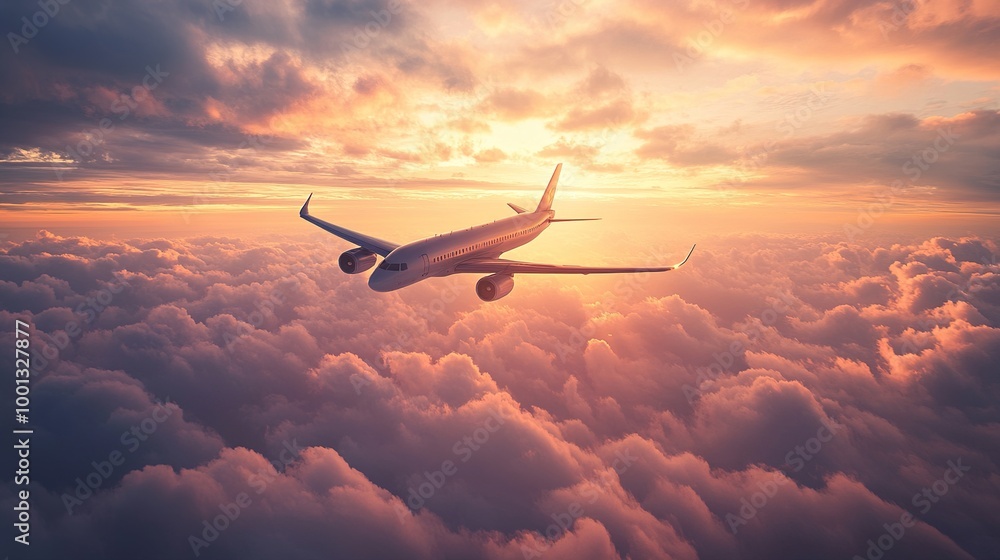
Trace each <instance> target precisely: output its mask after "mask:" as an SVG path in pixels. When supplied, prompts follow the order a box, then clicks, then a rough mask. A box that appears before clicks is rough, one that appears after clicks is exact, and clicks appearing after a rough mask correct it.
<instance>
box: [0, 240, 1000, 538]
mask: <svg viewBox="0 0 1000 560" xmlns="http://www.w3.org/2000/svg"><path fill="white" fill-rule="evenodd" d="M998 254H1000V251H998V249H997V247H996V245H995V244H994V243H993V242H992V241H989V240H986V239H982V238H978V237H965V238H960V239H948V238H932V239H928V240H924V241H915V242H910V243H897V244H894V245H890V246H878V245H875V244H862V243H846V242H835V241H826V240H823V239H816V238H804V237H795V236H784V237H760V236H749V235H748V236H733V237H729V238H724V239H721V240H720V241H718V243H717V244H716V246H714V247H709V248H706V249H704V250H701V252H700V253H699V255H700V257H699V259H698V261H697V264H696V265H694V266H687V267H685V268H684V269H682V270H680V271H677V272H674V273H671V274H672V276H669V277H664V276H654V277H649V278H646V277H642V278H637V279H635V281H636V282H639V283H638V284H629V283H626V284H621V283H615V282H608V283H602V282H600V281H597V282H595V283H581V284H579V285H578V286H576V287H574V288H569V287H568V286H566V287H560V286H559V285H552V284H547V283H544V282H541V281H538V282H533V281H531V280H539V279H530V280H529V279H525V281H523V282H519V284H518V286H517V288H516V289H515V290H514V292H513V293H512V294H511V295H510V296H508V297H507V298H506V299H504V300H501V301H499V302H495V303H491V304H483V303H481V302H479V300H478V299H476V297H475V295H474V292H473V290H472V279H459V278H447V279H437V280H431V281H428V282H425V283H421V284H419V285H417V286H414V287H411V288H408V289H406V290H403V291H400V292H395V293H389V294H380V293H375V292H371V291H369V290H368V289H367V286H365V284H364V282H363V279H362V278H358V277H352V276H347V275H344V274H342V273H340V271H339V269H338V267H337V265H336V256H337V251H336V250H334V249H332V248H331V247H330V246H329V245H317V244H316V243H315V242H313V241H307V240H301V239H285V240H279V241H246V240H236V239H230V238H195V239H190V240H174V241H166V240H155V241H148V240H128V241H107V242H104V241H97V240H91V239H86V238H65V237H59V236H55V235H52V234H40V235H39V236H38V237H36V238H35V239H32V240H28V241H24V242H19V243H9V242H8V243H7V244H6V245H5V246H4V250H3V253H2V254H0V266H2V267H3V269H4V270H5V279H4V280H3V282H2V283H0V299H3V301H4V306H3V311H2V312H0V318H2V319H3V323H4V324H5V325H13V323H14V317H18V318H21V319H22V320H30V321H31V322H32V323H33V324H34V325H35V328H36V331H35V334H34V335H33V336H34V338H33V339H32V340H33V345H34V349H35V351H36V358H37V359H36V360H35V362H34V367H35V372H34V376H33V380H32V383H33V385H32V391H33V393H32V394H33V395H34V399H35V400H34V402H33V415H34V417H33V422H35V425H36V436H37V438H38V440H39V441H42V440H43V439H44V440H45V441H47V442H57V443H53V444H52V445H39V446H38V447H37V448H33V450H32V451H33V453H32V461H33V462H32V465H33V466H34V465H38V467H37V471H35V470H34V469H33V479H32V481H33V483H34V484H35V486H33V491H32V495H33V496H34V498H33V499H34V500H35V502H34V506H33V507H34V508H35V509H33V531H32V539H33V544H32V551H33V552H34V551H38V552H37V553H38V554H40V555H41V556H39V557H43V556H53V555H66V554H76V555H83V556H96V555H100V556H102V557H107V558H132V557H136V556H143V557H150V558H159V557H164V558H165V557H178V556H185V555H188V554H192V553H193V552H194V551H197V554H198V555H199V557H200V556H201V555H204V556H206V557H224V558H227V557H237V556H238V557H242V558H269V557H273V556H275V555H280V554H288V553H289V551H295V552H294V553H295V554H296V555H299V556H303V557H312V556H320V555H325V554H328V553H329V551H330V550H332V549H337V550H341V551H343V553H344V554H347V555H350V556H352V557H361V558H366V557H371V558H381V557H386V556H406V557H416V558H437V557H443V556H444V557H485V558H525V557H528V558H534V557H541V558H563V557H565V558H579V557H594V558H607V557H620V558H625V557H674V558H732V557H744V558H773V557H775V556H779V555H782V554H785V555H787V554H788V550H789V547H794V548H795V549H796V550H800V551H801V552H802V554H804V555H809V556H810V557H817V558H845V557H853V556H854V555H859V556H861V557H866V555H869V554H870V553H869V552H868V549H869V548H870V547H871V546H873V545H872V543H875V544H874V546H876V547H877V546H882V547H883V548H885V543H887V542H888V543H889V545H891V547H892V550H893V551H894V552H893V554H905V556H907V557H911V558H936V557H942V556H947V557H955V558H973V557H988V556H989V555H990V554H991V553H992V551H994V550H996V548H997V546H998V542H997V541H996V537H995V536H994V535H995V534H996V528H997V526H1000V519H998V518H997V515H996V512H997V511H1000V508H998V507H997V506H998V499H1000V498H998V496H997V493H996V489H995V487H994V486H995V485H994V484H993V479H992V477H993V475H992V473H993V472H995V469H996V464H997V461H998V460H1000V458H998V457H997V455H996V451H995V450H996V449H998V448H1000V433H998V431H997V422H998V417H1000V411H998V408H997V403H998V402H1000V392H998V388H997V384H996V382H995V375H994V374H993V370H994V369H995V363H996V361H997V357H998V352H1000V329H998V328H997V323H998V321H1000V291H998V290H997V278H998V274H1000V271H998V270H997V265H996V258H997V255H998ZM720 279H725V281H724V282H723V281H721V280H720ZM465 280H468V281H467V282H466V281H465ZM456 282H457V283H456ZM674 292H676V293H674ZM4 328H5V329H7V330H5V331H4V333H3V336H2V339H3V340H4V341H6V342H7V343H10V342H11V340H12V337H13V333H12V331H11V330H9V329H10V327H4ZM5 398H6V399H8V400H7V401H6V402H7V404H11V403H10V401H9V397H5ZM140 436H141V437H140ZM116 452H117V453H118V454H120V457H119V456H118V455H113V454H114V453H116ZM112 458H113V459H115V460H116V461H115V463H111V460H112ZM117 459H121V460H120V461H118V460H117ZM105 463H107V464H105ZM109 465H110V466H109ZM105 472H107V474H106V475H105V474H102V473H105ZM88 477H89V479H90V480H91V482H93V483H94V484H92V485H90V487H89V489H88V487H87V486H86V485H87V481H88ZM81 481H82V482H81ZM81 483H82V484H83V485H84V486H83V487H80V484H81ZM10 488H11V486H9V485H7V486H4V490H3V491H2V492H3V494H0V501H2V502H3V503H4V507H12V505H13V503H12V502H13V501H14V496H13V495H12V493H11V491H10ZM234 512H235V513H234ZM219 516H222V517H219ZM123 528H127V530H126V531H123ZM886 535H888V536H886ZM880 543H881V544H880Z"/></svg>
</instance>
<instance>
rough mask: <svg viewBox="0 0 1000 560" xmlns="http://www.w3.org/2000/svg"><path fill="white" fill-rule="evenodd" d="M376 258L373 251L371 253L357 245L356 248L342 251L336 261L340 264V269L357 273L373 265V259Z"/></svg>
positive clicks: (375, 259) (349, 272)
mask: <svg viewBox="0 0 1000 560" xmlns="http://www.w3.org/2000/svg"><path fill="white" fill-rule="evenodd" d="M377 260H378V257H377V256H375V253H372V252H371V251H369V250H368V249H362V248H361V247H358V248H357V249H351V250H350V251H344V253H343V254H342V255H340V259H338V263H339V264H340V270H343V271H344V272H346V273H348V274H358V273H360V272H364V271H366V270H368V269H369V268H371V267H373V266H375V261H377Z"/></svg>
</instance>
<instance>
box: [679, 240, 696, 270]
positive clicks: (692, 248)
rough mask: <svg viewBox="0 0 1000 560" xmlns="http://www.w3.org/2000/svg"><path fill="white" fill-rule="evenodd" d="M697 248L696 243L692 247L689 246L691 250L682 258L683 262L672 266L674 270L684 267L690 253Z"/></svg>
mask: <svg viewBox="0 0 1000 560" xmlns="http://www.w3.org/2000/svg"><path fill="white" fill-rule="evenodd" d="M697 246H698V244H697V243H695V244H694V245H692V246H691V250H690V251H688V254H687V256H686V257H684V260H682V261H681V262H679V263H677V264H675V265H674V268H680V267H682V266H684V263H686V262H688V259H690V258H691V253H693V252H694V248H695V247H697Z"/></svg>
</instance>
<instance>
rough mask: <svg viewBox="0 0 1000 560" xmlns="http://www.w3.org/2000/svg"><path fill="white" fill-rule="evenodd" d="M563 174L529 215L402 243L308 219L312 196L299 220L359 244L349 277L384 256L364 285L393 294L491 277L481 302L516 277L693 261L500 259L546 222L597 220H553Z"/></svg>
mask: <svg viewBox="0 0 1000 560" xmlns="http://www.w3.org/2000/svg"><path fill="white" fill-rule="evenodd" d="M561 171H562V164H561V163H560V164H558V165H556V169H555V171H554V172H553V173H552V178H551V179H549V184H548V186H546V187H545V193H544V194H542V199H541V201H539V203H538V207H537V208H535V210H534V211H532V212H529V211H528V210H526V209H524V208H522V207H520V206H518V205H516V204H512V203H509V202H508V203H507V205H508V206H510V207H511V209H513V210H514V212H516V213H517V214H516V215H514V216H511V217H509V218H503V219H500V220H497V221H494V222H490V223H487V224H483V225H478V226H474V227H471V228H469V229H463V230H460V231H453V232H451V233H443V234H439V235H435V236H434V237H428V238H426V239H421V240H419V241H413V242H412V243H407V244H404V245H400V244H398V243H391V242H389V241H385V240H382V239H378V238H376V237H372V236H370V235H365V234H363V233H358V232H356V231H352V230H349V229H347V228H345V227H341V226H338V225H334V224H331V223H330V222H327V221H324V220H321V219H319V218H317V217H315V216H312V215H311V214H309V201H310V200H312V193H310V194H309V198H307V199H306V202H305V204H303V205H302V209H301V210H299V217H301V218H302V219H304V220H306V221H308V222H311V223H313V224H315V225H317V226H319V227H321V228H323V229H325V230H326V231H328V232H330V233H332V234H334V235H336V236H337V237H340V238H341V239H344V240H346V241H349V242H350V243H353V244H355V245H358V247H357V248H355V249H350V250H348V251H345V252H344V253H343V254H342V255H340V258H339V259H338V264H339V265H340V269H341V270H342V271H344V272H345V273H347V274H360V273H362V272H365V271H366V270H368V269H370V268H371V267H373V266H375V263H376V262H377V260H378V257H379V256H381V257H384V258H383V260H382V263H381V264H379V265H378V267H377V268H376V269H375V270H374V271H372V275H371V277H369V278H368V286H369V287H370V288H371V289H372V290H375V291H376V292H391V291H393V290H398V289H400V288H403V287H406V286H409V285H412V284H416V283H417V282H420V281H422V280H424V279H427V278H433V277H439V276H449V275H451V274H459V273H476V274H489V276H485V277H483V278H481V279H480V280H479V281H478V282H476V295H478V296H479V298H480V299H482V300H483V301H495V300H498V299H500V298H502V297H504V296H506V295H507V294H509V293H510V292H511V290H513V289H514V275H515V274H614V273H636V272H666V271H668V270H674V269H675V268H678V267H680V266H682V265H683V264H684V263H686V262H687V261H688V259H689V258H691V253H693V252H694V248H695V245H692V246H691V250H690V251H688V254H687V256H686V257H684V260H682V261H681V262H679V263H677V264H674V265H670V266H658V267H604V266H576V265H555V264H541V263H533V262H522V261H512V260H507V259H501V258H500V255H501V254H503V253H506V252H507V251H510V250H511V249H515V248H517V247H520V246H522V245H524V244H526V243H528V242H529V241H532V240H534V239H535V238H536V237H538V236H539V235H540V234H541V233H542V232H543V231H545V229H546V228H548V227H549V224H552V223H556V222H578V221H588V220H599V219H600V218H556V217H555V215H556V213H555V211H554V210H552V199H553V198H554V197H555V194H556V184H557V183H558V182H559V173H560V172H561Z"/></svg>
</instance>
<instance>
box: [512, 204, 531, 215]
mask: <svg viewBox="0 0 1000 560" xmlns="http://www.w3.org/2000/svg"><path fill="white" fill-rule="evenodd" d="M507 206H510V207H511V208H513V209H514V211H515V212H517V213H518V214H524V213H525V212H527V210H525V209H524V208H521V207H520V206H518V205H517V204H514V203H513V202H508V203H507Z"/></svg>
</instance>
